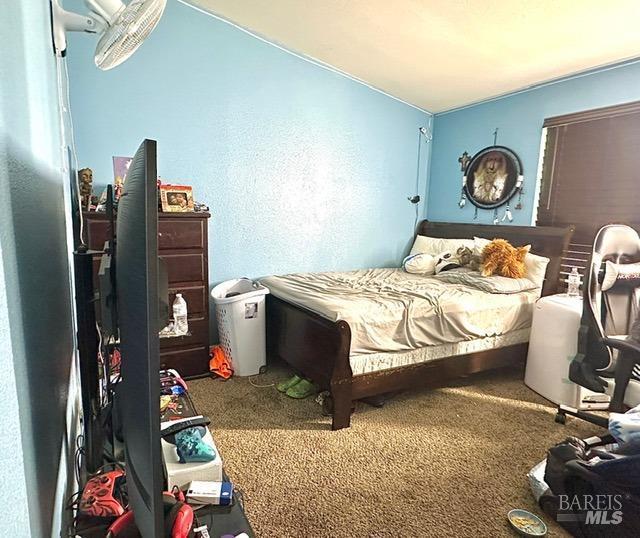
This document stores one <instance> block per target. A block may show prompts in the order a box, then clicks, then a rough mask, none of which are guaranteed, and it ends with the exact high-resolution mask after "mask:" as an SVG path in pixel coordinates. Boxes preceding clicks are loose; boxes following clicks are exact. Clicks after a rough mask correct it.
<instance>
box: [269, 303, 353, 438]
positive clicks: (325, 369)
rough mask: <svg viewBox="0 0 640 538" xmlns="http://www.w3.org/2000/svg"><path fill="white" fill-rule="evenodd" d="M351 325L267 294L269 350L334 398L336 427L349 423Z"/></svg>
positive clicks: (334, 421)
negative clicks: (331, 319)
mask: <svg viewBox="0 0 640 538" xmlns="http://www.w3.org/2000/svg"><path fill="white" fill-rule="evenodd" d="M350 347H351V329H350V327H349V324H348V323H347V322H345V321H338V322H333V321H330V320H328V319H326V318H323V317H322V316H319V315H318V314H316V313H315V312H312V311H310V310H306V309H304V308H300V307H298V306H296V305H293V304H291V303H288V302H286V301H282V300H281V299H278V298H277V297H275V296H273V295H268V296H267V353H268V355H269V356H271V357H279V358H281V359H282V360H284V361H285V362H286V363H288V364H289V365H290V366H291V367H293V368H294V370H296V371H297V372H299V373H300V374H302V375H303V376H304V377H306V378H308V379H310V380H312V381H313V382H315V383H317V384H318V385H319V386H320V388H321V389H322V390H328V391H330V392H331V396H332V398H333V422H332V425H331V427H332V429H333V430H338V429H341V428H347V427H349V423H350V420H351V410H352V407H353V401H352V390H351V385H352V378H353V372H352V371H351V365H350V363H349V350H350Z"/></svg>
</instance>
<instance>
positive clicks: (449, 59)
mask: <svg viewBox="0 0 640 538" xmlns="http://www.w3.org/2000/svg"><path fill="white" fill-rule="evenodd" d="M190 1H191V2H192V3H193V4H195V5H197V6H199V7H202V8H204V9H206V10H208V11H210V12H211V13H214V14H216V15H219V16H220V17H222V18H224V19H227V20H229V21H231V22H234V23H236V24H237V25H239V26H241V27H243V28H246V29H248V30H250V31H252V32H253V33H255V34H257V35H260V36H262V37H264V38H266V39H268V40H269V41H272V42H274V43H277V44H280V45H282V46H284V47H285V48H287V49H289V50H291V51H294V52H297V53H300V54H303V55H306V56H309V57H311V58H314V59H317V60H320V61H321V62H324V63H326V64H329V65H330V66H332V67H335V68H337V69H338V70H340V71H343V72H345V73H347V74H349V75H351V76H353V77H355V78H358V79H360V80H362V81H364V82H366V83H368V84H370V85H371V86H374V87H375V88H378V89H380V90H382V91H384V92H386V93H388V94H390V95H393V96H394V97H397V98H399V99H402V100H404V101H406V102H408V103H411V104H414V105H416V106H418V107H421V108H423V109H425V110H428V111H431V112H440V111H444V110H448V109H451V108H456V107H459V106H462V105H465V104H469V103H472V102H476V101H479V100H482V99H486V98H489V97H494V96H497V95H501V94H504V93H508V92H511V91H515V90H519V89H522V88H525V87H527V86H530V85H532V84H537V83H540V82H543V81H547V80H551V79H554V78H558V77H562V76H565V75H569V74H572V73H576V72H579V71H583V70H586V69H590V68H594V67H598V66H602V65H605V64H610V63H613V62H618V61H620V60H624V59H628V58H634V57H636V56H640V33H639V31H638V21H640V1H639V0H608V1H604V0H190Z"/></svg>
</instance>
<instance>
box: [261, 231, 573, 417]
mask: <svg viewBox="0 0 640 538" xmlns="http://www.w3.org/2000/svg"><path fill="white" fill-rule="evenodd" d="M417 234H418V235H426V236H429V237H439V238H453V239H473V237H474V236H478V237H486V238H488V239H492V238H494V237H498V236H499V237H501V238H504V239H507V240H508V241H509V242H511V243H512V244H514V245H517V246H520V245H527V244H530V245H531V252H533V253H535V254H539V255H541V256H546V257H547V258H550V259H551V261H550V262H549V264H548V266H547V271H546V275H545V282H544V286H543V288H542V295H543V296H544V295H552V294H554V293H557V291H558V286H559V282H560V265H561V259H562V256H563V253H564V252H565V251H566V249H567V247H568V245H569V240H570V239H571V235H572V234H573V227H567V228H555V227H546V226H539V227H533V226H500V227H496V226H492V225H485V224H457V223H446V222H429V221H427V220H424V221H422V222H421V223H420V224H419V225H418V230H417ZM350 347H351V329H350V327H349V324H348V323H347V322H346V321H337V322H333V321H330V320H328V319H326V318H324V317H322V316H320V315H319V314H317V313H315V312H313V311H311V310H308V309H306V308H302V307H300V306H297V305H294V304H291V303H289V302H287V301H284V300H282V299H279V298H277V297H275V296H273V295H268V296H267V353H268V354H269V356H270V357H280V358H281V359H282V360H284V361H285V362H287V363H288V364H289V365H290V366H291V367H292V368H293V369H294V370H296V371H297V372H298V373H300V374H301V375H303V376H304V377H306V378H308V379H311V380H312V381H314V382H315V383H317V384H318V385H319V386H320V388H321V390H328V391H329V392H330V394H331V400H332V402H333V404H332V406H330V409H331V411H332V416H333V421H332V424H331V429H332V430H339V429H341V428H348V427H349V424H350V421H351V413H352V411H353V409H354V408H355V401H356V400H360V399H363V398H369V397H372V396H377V395H381V394H386V393H389V392H394V391H399V390H404V389H408V388H414V387H437V386H442V385H443V384H444V383H446V382H447V381H448V380H451V379H455V378H457V377H461V376H465V375H469V374H473V373H477V372H482V371H485V370H490V369H493V368H500V367H504V366H508V365H512V364H517V363H518V362H519V361H523V360H524V359H525V358H526V353H527V348H528V344H527V343H523V344H516V345H511V346H506V347H501V348H496V349H489V350H485V351H479V352H476V353H470V354H467V355H456V356H453V357H445V358H441V359H435V360H432V361H428V362H425V363H420V364H412V365H409V366H402V367H397V368H391V369H387V370H381V371H378V372H372V373H368V374H362V375H357V376H354V375H353V372H352V371H351V364H350V362H349V350H350Z"/></svg>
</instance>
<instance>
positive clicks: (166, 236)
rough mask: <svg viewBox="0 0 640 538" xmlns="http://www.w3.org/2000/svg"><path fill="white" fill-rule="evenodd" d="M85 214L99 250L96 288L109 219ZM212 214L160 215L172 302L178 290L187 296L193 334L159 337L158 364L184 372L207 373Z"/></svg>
mask: <svg viewBox="0 0 640 538" xmlns="http://www.w3.org/2000/svg"><path fill="white" fill-rule="evenodd" d="M83 215H84V219H85V226H84V233H85V237H84V240H85V242H86V244H87V247H88V248H89V249H90V250H92V251H94V252H95V254H94V257H93V269H94V289H98V288H97V285H96V284H97V274H98V269H99V266H100V256H101V253H102V249H103V248H104V242H105V240H106V238H107V235H108V234H107V232H108V226H109V222H108V219H107V216H106V213H104V212H96V211H92V212H85V213H84V214H83ZM210 217H211V215H210V214H209V213H205V212H188V213H186V212H185V213H160V214H159V216H158V254H159V256H160V258H162V259H163V261H164V263H165V265H166V268H167V275H168V281H169V298H168V300H169V305H172V304H173V301H174V299H175V295H176V293H182V296H183V298H184V299H185V300H186V302H187V310H188V321H189V334H187V335H184V336H177V337H172V338H161V339H160V368H162V369H166V368H174V369H176V370H177V371H178V372H180V374H181V375H182V377H184V378H196V377H204V376H207V375H209V345H210V335H209V255H208V222H209V218H210ZM116 219H117V216H116ZM116 241H117V238H116ZM97 314H98V315H99V312H98V313H97Z"/></svg>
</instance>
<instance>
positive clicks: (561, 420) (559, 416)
mask: <svg viewBox="0 0 640 538" xmlns="http://www.w3.org/2000/svg"><path fill="white" fill-rule="evenodd" d="M554 420H555V421H556V422H557V423H558V424H566V423H567V415H565V414H564V413H560V412H557V413H556V418H555V419H554Z"/></svg>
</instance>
